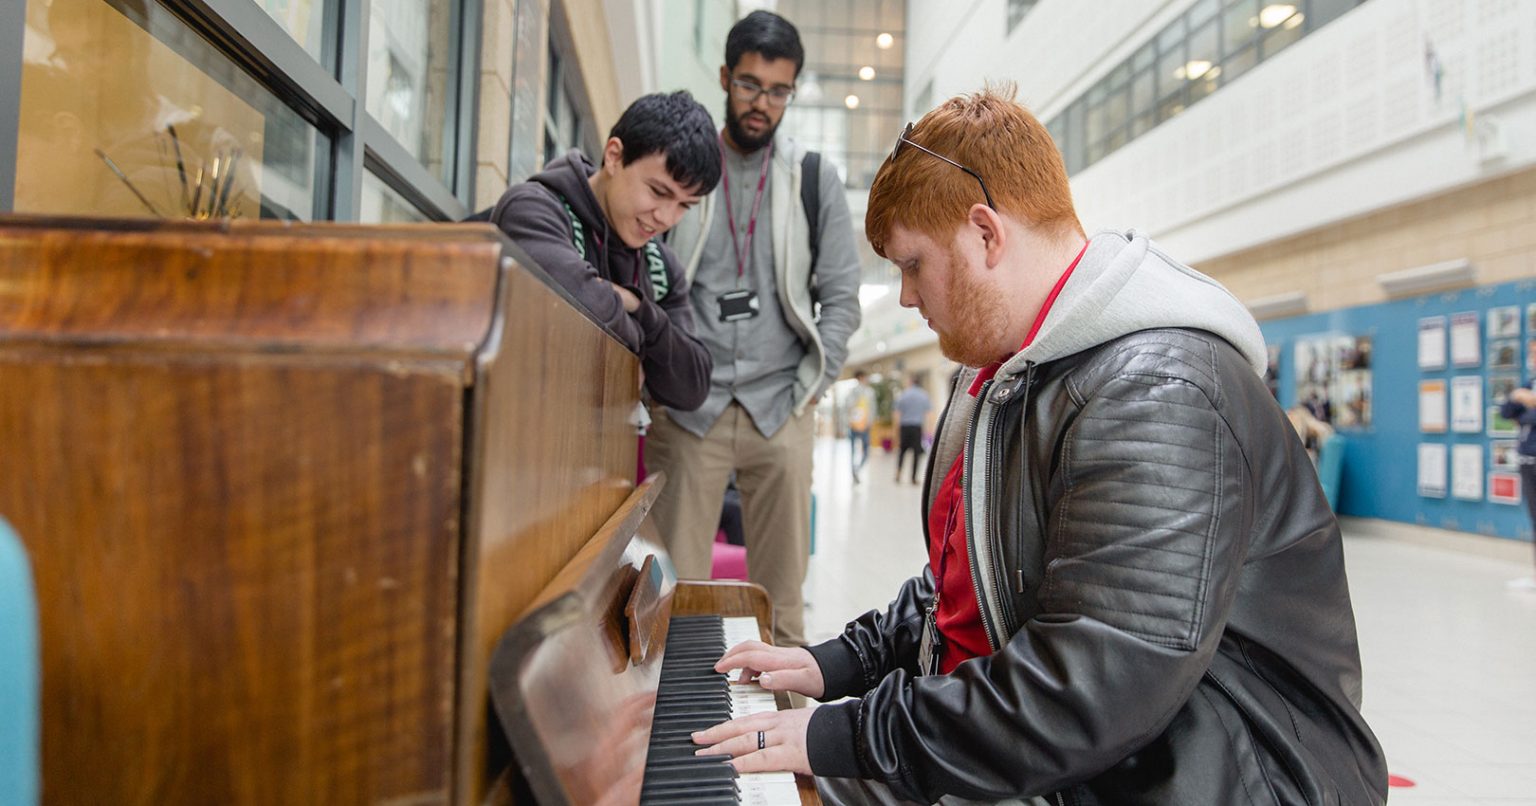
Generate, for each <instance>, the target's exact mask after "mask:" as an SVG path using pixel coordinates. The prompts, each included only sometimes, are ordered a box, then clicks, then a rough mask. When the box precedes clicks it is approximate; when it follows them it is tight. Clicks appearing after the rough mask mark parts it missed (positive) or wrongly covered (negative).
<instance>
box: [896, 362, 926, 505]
mask: <svg viewBox="0 0 1536 806" xmlns="http://www.w3.org/2000/svg"><path fill="white" fill-rule="evenodd" d="M932 410H933V402H932V401H930V400H929V399H928V392H927V391H926V390H925V389H923V379H922V378H921V377H919V376H917V375H913V376H912V377H911V378H909V379H907V388H905V389H903V390H901V395H900V396H898V397H897V398H896V422H897V425H898V426H899V427H900V430H899V431H898V434H897V438H898V440H899V442H898V444H899V445H900V446H901V447H900V450H899V451H898V452H897V454H896V481H897V482H898V483H900V481H901V463H902V461H904V460H905V459H906V457H907V451H909V450H910V451H911V452H912V483H913V484H919V483H920V482H919V481H918V479H917V469H918V467H919V465H920V464H921V462H922V459H923V427H924V426H925V425H927V423H928V412H930V411H932Z"/></svg>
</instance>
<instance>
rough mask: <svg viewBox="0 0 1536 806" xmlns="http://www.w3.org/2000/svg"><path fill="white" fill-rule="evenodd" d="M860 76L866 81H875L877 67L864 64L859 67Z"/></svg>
mask: <svg viewBox="0 0 1536 806" xmlns="http://www.w3.org/2000/svg"><path fill="white" fill-rule="evenodd" d="M859 78H862V79H864V80H865V81H874V80H875V68H873V67H870V66H869V65H867V64H866V65H864V66H863V67H860V68H859Z"/></svg>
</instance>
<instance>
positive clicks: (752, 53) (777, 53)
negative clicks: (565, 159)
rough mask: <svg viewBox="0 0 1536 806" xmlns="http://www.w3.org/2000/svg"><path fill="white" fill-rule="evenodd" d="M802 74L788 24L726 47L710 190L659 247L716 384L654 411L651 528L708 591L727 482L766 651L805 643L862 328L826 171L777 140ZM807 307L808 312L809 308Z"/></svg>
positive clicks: (850, 258)
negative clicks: (854, 349)
mask: <svg viewBox="0 0 1536 806" xmlns="http://www.w3.org/2000/svg"><path fill="white" fill-rule="evenodd" d="M804 63H805V50H804V48H803V47H802V46H801V44H800V34H799V33H798V32H797V31H796V30H795V27H794V26H793V25H791V24H790V23H789V21H788V20H786V19H784V18H783V17H780V16H778V15H777V14H773V13H770V12H767V11H754V12H753V13H751V14H749V15H747V16H746V17H745V18H743V19H742V20H741V21H740V22H738V23H736V25H735V26H734V27H733V28H731V31H730V34H729V35H728V36H727V37H726V40H725V65H724V66H722V67H721V68H720V88H721V89H722V90H724V91H725V94H726V108H725V129H724V131H722V132H721V133H720V140H721V143H722V145H723V148H722V149H721V151H722V152H723V154H724V158H723V160H724V173H723V176H722V178H721V182H720V186H719V187H718V188H717V189H716V190H715V192H714V193H712V194H710V195H709V196H707V197H705V199H704V201H703V202H702V203H700V204H699V205H698V206H697V207H696V208H694V211H693V212H692V213H690V214H689V215H688V216H686V217H684V218H683V220H682V221H681V222H679V223H678V225H677V227H676V229H674V230H673V232H672V235H671V238H670V241H669V243H670V244H671V246H672V248H673V249H674V250H675V251H676V252H677V254H678V256H679V257H680V258H681V259H682V261H683V266H684V271H685V273H686V275H687V278H688V281H689V282H690V283H691V284H692V292H691V299H692V302H693V311H694V321H695V322H696V324H697V333H698V337H699V340H700V341H702V342H703V343H704V345H705V346H706V347H708V348H709V354H710V357H711V358H712V359H713V362H714V369H713V371H712V372H711V374H710V378H709V395H708V396H707V397H706V398H705V400H704V404H703V405H702V406H700V407H699V408H698V409H696V410H694V411H680V410H678V409H676V408H670V409H666V410H664V411H661V412H658V413H657V414H656V417H655V422H654V423H653V424H652V427H651V431H650V435H649V437H648V441H647V443H646V466H647V468H648V469H649V470H653V471H654V470H660V471H663V472H664V473H666V476H667V483H666V485H665V486H664V487H663V488H662V492H661V497H660V498H659V499H658V500H657V502H656V505H655V507H654V509H653V510H652V514H653V516H654V518H655V521H656V525H657V527H658V528H659V529H660V531H661V535H662V538H663V540H665V541H666V545H667V551H668V552H669V554H670V555H671V557H672V561H673V563H674V564H675V565H676V568H677V575H678V576H679V577H681V578H685V579H687V578H708V577H709V575H710V564H711V549H710V546H711V544H712V543H713V542H714V535H715V528H716V525H717V524H718V523H719V520H720V503H721V498H722V496H723V495H724V492H725V485H726V480H727V479H728V477H729V476H730V473H731V471H733V470H734V471H735V472H736V484H737V486H738V487H739V488H740V489H741V506H742V519H743V534H744V537H745V539H746V544H747V574H748V578H749V579H750V580H751V581H753V582H756V583H758V584H760V585H762V586H763V587H765V588H767V589H768V593H769V595H770V596H771V597H772V599H773V620H774V624H773V636H774V641H775V642H776V643H778V644H779V645H781V646H799V645H802V644H804V643H805V628H804V616H803V609H804V608H803V603H802V596H801V586H802V585H803V584H804V582H805V572H806V564H807V561H808V559H809V557H810V522H811V448H812V445H813V440H814V438H815V420H816V417H815V411H814V409H815V403H816V401H817V400H818V399H819V397H820V396H821V393H822V392H823V391H824V390H825V389H826V388H827V387H828V386H829V385H830V384H831V383H832V382H833V381H835V380H837V376H838V372H839V371H840V370H841V369H842V365H843V359H845V358H846V357H847V355H848V337H849V336H851V335H853V331H854V330H856V329H858V326H859V258H858V251H857V249H856V248H855V245H854V240H853V227H852V223H851V222H850V220H849V214H848V202H847V199H846V197H845V196H844V193H843V188H842V184H841V182H839V180H838V177H837V171H836V170H835V168H834V167H833V166H831V165H829V164H827V163H826V162H825V161H824V160H821V159H820V158H819V156H809V157H808V155H807V154H806V152H804V151H802V150H801V149H800V148H799V147H798V146H796V145H795V143H794V142H793V141H791V140H789V139H787V138H784V137H778V136H775V133H776V132H777V130H778V126H779V123H780V122H781V121H782V120H783V119H784V113H785V112H786V110H787V109H788V108H789V105H790V102H791V101H792V100H793V98H794V94H795V80H796V78H797V77H798V76H799V74H800V68H801V67H802V66H803V65H804ZM818 303H819V307H818Z"/></svg>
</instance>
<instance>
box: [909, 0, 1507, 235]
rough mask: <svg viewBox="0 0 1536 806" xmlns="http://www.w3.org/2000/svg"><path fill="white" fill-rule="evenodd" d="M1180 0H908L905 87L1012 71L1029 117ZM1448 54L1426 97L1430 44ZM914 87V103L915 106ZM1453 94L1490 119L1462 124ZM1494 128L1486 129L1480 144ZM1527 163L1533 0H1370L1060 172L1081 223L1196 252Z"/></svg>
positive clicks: (966, 83)
mask: <svg viewBox="0 0 1536 806" xmlns="http://www.w3.org/2000/svg"><path fill="white" fill-rule="evenodd" d="M1190 5H1191V0H1095V2H1093V3H1091V4H1089V3H1082V2H1079V1H1078V0H1042V2H1041V3H1040V4H1039V5H1037V6H1036V7H1035V8H1034V10H1033V11H1031V12H1030V14H1029V15H1028V16H1026V17H1025V18H1024V21H1023V23H1022V24H1021V25H1020V26H1019V27H1018V29H1016V30H1015V32H1014V34H1013V36H1011V37H1008V38H1007V39H1006V40H1005V39H1004V37H1003V30H1002V29H1003V28H1004V19H1005V13H1006V11H1005V4H1004V2H1003V0H973V1H972V3H971V4H970V13H969V14H965V15H960V16H958V17H957V16H955V15H954V12H955V9H956V7H957V6H956V5H955V4H950V3H940V2H937V0H913V2H912V3H911V4H910V5H909V12H908V22H909V29H908V36H909V51H908V52H909V64H908V67H909V69H910V70H911V71H912V72H910V73H909V77H910V79H911V80H910V81H909V82H908V86H909V87H910V88H913V89H912V90H911V92H913V93H915V92H916V91H918V89H919V88H921V87H922V86H923V85H924V84H925V83H926V82H927V81H928V80H929V79H932V80H933V81H934V97H935V99H939V98H944V97H948V96H950V95H953V94H955V93H957V92H964V91H968V90H972V89H975V88H977V87H980V86H981V85H982V84H983V83H984V82H985V81H987V80H999V79H1001V80H1011V81H1015V82H1017V83H1018V85H1019V90H1020V92H1019V98H1020V100H1021V101H1023V102H1024V103H1026V104H1027V105H1029V106H1031V108H1033V109H1034V110H1035V111H1036V112H1037V113H1038V114H1039V115H1040V117H1041V119H1042V120H1049V119H1050V118H1051V117H1052V116H1054V115H1055V114H1056V113H1057V112H1060V111H1061V110H1062V109H1064V108H1065V107H1066V106H1067V105H1068V104H1069V103H1071V102H1072V101H1073V100H1074V99H1076V98H1077V97H1078V96H1079V95H1081V93H1082V92H1083V91H1085V90H1086V89H1087V88H1088V87H1089V86H1091V85H1092V84H1093V82H1095V81H1096V80H1098V79H1099V78H1100V77H1101V76H1102V75H1103V74H1104V73H1106V72H1108V71H1109V70H1110V69H1112V68H1114V67H1115V66H1116V65H1117V64H1119V63H1120V61H1121V60H1123V59H1124V58H1125V57H1127V56H1128V55H1130V53H1131V52H1132V51H1133V50H1134V49H1135V48H1136V47H1138V46H1139V45H1141V44H1142V43H1144V42H1146V41H1147V40H1148V39H1150V38H1151V37H1153V36H1154V35H1155V34H1156V33H1157V31H1158V30H1160V29H1161V28H1162V26H1163V25H1164V24H1166V23H1167V22H1168V21H1169V20H1171V19H1173V18H1175V17H1176V16H1177V15H1178V14H1180V13H1182V12H1183V11H1184V10H1185V9H1187V8H1188V7H1189V6H1190ZM1426 42H1429V43H1433V47H1434V49H1435V51H1436V53H1437V55H1438V57H1439V59H1440V61H1441V62H1442V63H1443V65H1444V75H1443V79H1442V82H1441V87H1440V92H1439V95H1438V98H1437V96H1436V92H1435V89H1434V86H1433V82H1432V81H1431V80H1430V79H1428V78H1427V77H1426V71H1425V43H1426ZM910 100H911V99H910V98H909V103H910ZM1463 101H1465V103H1466V105H1467V106H1468V107H1469V108H1471V109H1472V110H1473V112H1474V115H1473V117H1474V120H1476V121H1481V125H1482V126H1483V127H1484V129H1485V131H1484V132H1482V134H1483V135H1486V134H1487V133H1488V124H1489V123H1490V122H1496V123H1497V124H1498V129H1499V130H1500V134H1501V137H1500V138H1488V137H1486V136H1484V137H1483V138H1482V140H1479V139H1478V136H1477V135H1476V134H1474V135H1472V136H1468V135H1467V134H1466V133H1465V132H1464V131H1463V127H1462V126H1461V124H1460V119H1461V114H1462V109H1463ZM1492 140H1496V141H1497V142H1493V141H1492ZM1533 162H1536V2H1532V0H1370V2H1367V3H1365V4H1364V5H1362V6H1360V7H1359V8H1356V9H1355V10H1353V11H1351V12H1349V13H1347V14H1345V15H1344V16H1343V17H1341V18H1339V19H1338V20H1335V21H1334V22H1332V23H1330V24H1329V25H1327V26H1325V27H1324V28H1322V29H1321V30H1320V31H1318V32H1316V33H1313V34H1311V35H1309V36H1307V37H1306V38H1305V39H1303V40H1302V41H1300V42H1299V43H1297V44H1296V45H1293V46H1292V47H1291V48H1289V49H1287V50H1285V51H1283V52H1281V53H1280V54H1278V55H1277V56H1275V57H1274V58H1272V59H1269V60H1266V61H1265V62H1263V63H1262V64H1260V65H1259V66H1258V67H1256V68H1254V69H1253V70H1251V71H1249V72H1248V73H1247V74H1246V75H1244V76H1243V77H1242V78H1241V79H1239V80H1238V81H1235V82H1233V84H1232V85H1231V86H1228V87H1223V88H1221V89H1219V90H1218V91H1217V92H1216V93H1215V94H1213V95H1211V96H1210V97H1208V98H1206V99H1204V100H1202V101H1200V102H1199V103H1197V104H1195V105H1194V106H1192V107H1190V109H1189V110H1188V111H1186V112H1185V113H1183V114H1182V115H1180V116H1179V117H1177V118H1174V119H1173V120H1171V121H1169V122H1167V123H1164V124H1162V125H1161V126H1159V127H1157V128H1156V129H1154V130H1153V131H1151V132H1149V133H1148V134H1146V135H1144V136H1142V137H1141V138H1139V139H1137V140H1135V141H1134V142H1132V143H1131V144H1129V145H1128V146H1126V147H1124V148H1122V149H1120V150H1119V151H1117V152H1115V153H1114V154H1111V155H1110V156H1109V157H1107V158H1105V159H1104V160H1101V161H1100V162H1098V163H1096V164H1094V165H1093V166H1091V167H1090V168H1088V169H1086V170H1084V171H1081V172H1079V173H1078V174H1077V175H1076V176H1074V177H1073V182H1072V185H1073V192H1074V194H1075V196H1076V200H1077V204H1078V209H1079V212H1080V214H1081V216H1082V218H1083V223H1084V225H1085V226H1087V227H1088V228H1089V229H1090V230H1093V229H1097V228H1100V227H1115V228H1129V227H1135V228H1138V229H1142V230H1145V231H1148V232H1150V233H1151V234H1152V235H1153V236H1154V237H1157V238H1158V239H1159V240H1160V241H1161V242H1162V243H1163V244H1164V246H1165V247H1167V248H1168V249H1169V250H1170V251H1171V252H1172V253H1173V254H1175V255H1177V256H1179V257H1180V258H1181V259H1183V260H1186V261H1189V262H1198V261H1201V260H1206V259H1209V258H1212V257H1217V256H1220V255H1224V254H1230V253H1232V252H1236V251H1240V250H1243V249H1247V248H1250V247H1253V246H1257V245H1259V244H1262V243H1265V242H1267V241H1271V240H1275V239H1278V238H1282V237H1286V236H1290V235H1294V234H1297V233H1299V232H1304V231H1306V230H1308V229H1312V228H1314V227H1318V226H1321V225H1325V224H1328V223H1331V222H1336V221H1340V220H1343V219H1347V218H1352V217H1356V216H1359V215H1362V214H1365V213H1369V212H1371V211H1374V210H1379V209H1382V208H1384V207H1389V206H1393V205H1396V204H1400V203H1403V202H1407V201H1412V200H1414V199H1420V198H1424V197H1427V196H1431V195H1435V194H1439V193H1442V192H1445V191H1447V190H1451V189H1454V188H1456V187H1460V186H1464V185H1467V184H1471V183H1475V182H1478V181H1483V180H1485V179H1488V178H1492V177H1495V176H1499V175H1503V174H1506V173H1509V172H1511V171H1514V170H1518V169H1519V168H1522V167H1525V166H1528V165H1530V164H1532V163H1533Z"/></svg>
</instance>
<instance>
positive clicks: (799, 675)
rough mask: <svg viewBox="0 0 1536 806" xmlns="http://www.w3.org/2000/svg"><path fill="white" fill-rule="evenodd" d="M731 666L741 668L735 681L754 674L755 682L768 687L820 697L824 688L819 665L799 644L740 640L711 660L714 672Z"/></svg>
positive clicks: (730, 668)
mask: <svg viewBox="0 0 1536 806" xmlns="http://www.w3.org/2000/svg"><path fill="white" fill-rule="evenodd" d="M732 669H740V670H741V677H740V678H739V682H743V683H745V682H749V681H752V680H753V679H754V678H756V682H757V684H758V685H760V686H762V687H763V688H765V689H768V690H769V691H793V692H796V693H798V694H804V695H805V696H807V697H820V696H821V695H822V692H824V691H826V689H827V683H826V680H825V679H823V678H822V676H821V666H820V665H818V664H817V663H816V659H815V658H814V657H812V656H811V653H810V652H809V651H807V650H806V649H804V648H803V647H794V648H792V649H787V648H784V647H776V646H773V645H771V644H765V643H763V642H762V641H743V642H741V643H739V644H737V645H736V646H733V647H731V648H730V649H729V650H727V651H726V653H725V654H724V655H722V656H721V657H720V661H719V662H718V663H716V664H715V671H717V672H722V673H724V672H729V671H730V670H732Z"/></svg>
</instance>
